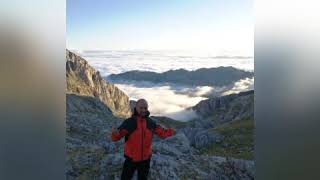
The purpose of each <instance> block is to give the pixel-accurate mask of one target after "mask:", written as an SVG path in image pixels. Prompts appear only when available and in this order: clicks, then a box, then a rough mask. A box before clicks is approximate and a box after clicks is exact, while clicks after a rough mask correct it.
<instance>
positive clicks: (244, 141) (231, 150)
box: [202, 119, 255, 160]
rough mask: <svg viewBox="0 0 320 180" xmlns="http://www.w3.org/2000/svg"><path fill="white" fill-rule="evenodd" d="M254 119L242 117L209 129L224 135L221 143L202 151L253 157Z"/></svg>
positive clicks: (228, 155)
mask: <svg viewBox="0 0 320 180" xmlns="http://www.w3.org/2000/svg"><path fill="white" fill-rule="evenodd" d="M254 130H255V126H254V119H244V120H239V121H235V122H232V123H228V124H224V125H222V126H219V127H216V128H213V129H211V131H217V132H219V133H221V134H222V135H223V136H224V139H223V140H222V142H221V143H218V144H214V145H212V146H210V147H207V148H205V149H202V153H204V154H210V155H217V156H227V157H234V158H240V159H250V160H251V159H254V136H255V133H254V132H255V131H254Z"/></svg>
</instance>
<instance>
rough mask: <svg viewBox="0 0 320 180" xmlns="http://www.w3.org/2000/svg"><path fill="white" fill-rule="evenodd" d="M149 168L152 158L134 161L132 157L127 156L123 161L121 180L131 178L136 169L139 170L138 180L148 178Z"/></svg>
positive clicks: (129, 179)
mask: <svg viewBox="0 0 320 180" xmlns="http://www.w3.org/2000/svg"><path fill="white" fill-rule="evenodd" d="M149 169H150V159H148V160H145V161H139V162H133V161H132V160H131V159H130V158H126V160H125V161H124V163H123V168H122V174H121V180H131V179H132V177H133V174H134V172H135V171H136V170H138V180H147V179H148V173H149Z"/></svg>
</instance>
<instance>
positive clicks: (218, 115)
mask: <svg viewBox="0 0 320 180" xmlns="http://www.w3.org/2000/svg"><path fill="white" fill-rule="evenodd" d="M253 107H254V91H253V90H251V91H246V92H241V93H239V94H230V95H227V96H221V97H216V98H209V99H206V100H202V101H200V102H199V103H198V104H196V105H195V106H194V107H192V109H193V110H194V111H195V112H196V113H197V114H198V115H199V116H200V119H199V120H198V122H194V123H195V125H196V126H205V127H215V126H217V125H219V124H224V123H228V122H231V121H235V120H241V119H246V118H252V119H253V115H254V109H253Z"/></svg>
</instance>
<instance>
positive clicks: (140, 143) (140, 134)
mask: <svg viewBox="0 0 320 180" xmlns="http://www.w3.org/2000/svg"><path fill="white" fill-rule="evenodd" d="M118 131H119V133H117V134H116V133H113V134H112V135H111V139H112V141H118V140H120V139H121V138H122V137H124V136H125V147H124V156H125V157H129V158H131V159H132V160H133V161H143V160H147V159H149V158H150V157H151V155H152V137H153V134H157V135H158V137H160V138H162V139H164V138H167V137H170V136H172V135H173V134H174V131H173V129H171V128H169V129H164V128H162V127H161V126H160V125H157V124H156V123H155V122H154V121H153V120H152V119H151V118H149V117H148V116H147V117H141V116H137V115H133V116H132V117H131V118H129V119H126V120H125V121H124V122H123V123H122V124H121V125H120V127H118Z"/></svg>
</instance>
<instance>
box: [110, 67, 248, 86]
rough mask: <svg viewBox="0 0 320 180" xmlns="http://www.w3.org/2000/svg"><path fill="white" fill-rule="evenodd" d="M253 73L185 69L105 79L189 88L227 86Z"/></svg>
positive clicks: (130, 72)
mask: <svg viewBox="0 0 320 180" xmlns="http://www.w3.org/2000/svg"><path fill="white" fill-rule="evenodd" d="M253 76H254V73H253V72H248V71H244V70H240V69H236V68H234V67H231V66H228V67H222V66H221V67H217V68H200V69H197V70H194V71H188V70H185V69H177V70H169V71H166V72H163V73H156V72H150V71H138V70H134V71H128V72H124V73H120V74H111V75H109V76H107V77H106V78H107V79H109V80H112V81H114V82H119V81H149V82H153V83H177V84H183V85H191V86H227V85H231V84H233V83H235V82H237V81H239V80H240V79H245V78H252V77H253Z"/></svg>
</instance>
